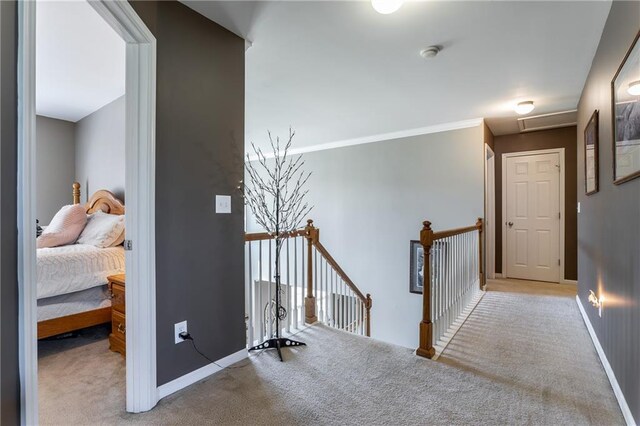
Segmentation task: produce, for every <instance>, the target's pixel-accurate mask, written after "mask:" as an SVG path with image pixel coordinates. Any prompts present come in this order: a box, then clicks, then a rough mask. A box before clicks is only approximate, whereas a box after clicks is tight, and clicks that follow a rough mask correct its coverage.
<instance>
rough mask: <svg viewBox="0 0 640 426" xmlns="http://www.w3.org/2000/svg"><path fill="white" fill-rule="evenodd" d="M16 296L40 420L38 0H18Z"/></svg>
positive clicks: (30, 410) (33, 409)
mask: <svg viewBox="0 0 640 426" xmlns="http://www.w3.org/2000/svg"><path fill="white" fill-rule="evenodd" d="M17 4H18V34H19V36H18V188H17V191H18V217H17V218H16V220H17V225H18V294H19V296H18V300H19V304H20V306H19V319H18V326H19V329H18V330H19V349H18V351H19V365H20V366H19V368H20V421H21V423H22V424H23V425H34V424H37V423H38V339H37V335H38V330H37V323H38V314H37V306H36V298H37V296H36V235H35V227H34V226H33V224H34V223H35V222H36V212H35V199H34V198H35V193H36V185H35V178H34V175H35V170H36V140H35V138H36V111H35V105H36V91H35V88H36V81H35V76H36V74H35V66H36V58H35V56H36V2H35V1H21V2H18V3H17Z"/></svg>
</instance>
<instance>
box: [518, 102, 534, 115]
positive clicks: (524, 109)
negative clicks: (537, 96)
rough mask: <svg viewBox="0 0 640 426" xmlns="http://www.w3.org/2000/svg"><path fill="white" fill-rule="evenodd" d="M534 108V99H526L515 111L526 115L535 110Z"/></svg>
mask: <svg viewBox="0 0 640 426" xmlns="http://www.w3.org/2000/svg"><path fill="white" fill-rule="evenodd" d="M534 108H535V107H534V106H533V101H524V102H520V103H518V105H516V107H515V111H516V112H517V113H518V114H520V115H525V114H529V113H530V112H531V111H533V109H534Z"/></svg>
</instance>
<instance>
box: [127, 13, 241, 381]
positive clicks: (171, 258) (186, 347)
mask: <svg viewBox="0 0 640 426" xmlns="http://www.w3.org/2000/svg"><path fill="white" fill-rule="evenodd" d="M131 4H132V6H133V7H134V9H135V10H136V11H137V12H138V14H139V15H140V17H141V18H142V19H143V21H144V22H145V23H146V25H147V26H148V27H149V29H150V30H151V31H152V32H153V34H154V35H155V37H156V39H157V51H158V62H157V100H156V117H157V119H156V123H157V124H156V265H157V277H156V284H157V289H156V306H157V351H158V364H157V365H158V385H162V384H165V383H167V382H169V381H171V380H174V379H176V378H178V377H180V376H183V375H185V374H187V373H189V372H191V371H194V370H196V369H198V368H200V367H202V366H204V365H206V364H208V363H209V362H208V361H207V360H205V359H204V358H203V357H202V356H200V355H198V353H197V352H196V351H195V350H194V349H193V346H192V345H191V344H189V343H180V344H178V345H176V344H174V331H173V330H174V324H175V323H177V322H180V321H183V320H187V321H188V328H189V332H190V333H191V335H192V336H193V338H194V339H195V343H196V344H197V346H198V348H199V349H200V350H201V351H202V352H203V353H205V354H206V355H207V357H209V358H211V359H213V360H216V359H221V358H223V357H225V356H228V355H230V354H233V353H235V352H238V351H240V350H243V349H244V348H245V346H246V335H245V322H244V315H245V309H244V223H243V218H244V206H243V201H242V198H241V197H240V193H239V192H238V190H237V189H236V188H237V186H238V184H239V181H240V180H241V179H242V174H243V167H244V163H243V153H244V75H245V74H244V40H242V39H241V38H239V37H237V36H236V35H234V34H232V33H230V32H229V31H227V30H225V29H224V28H222V27H220V26H219V25H217V24H215V23H214V22H212V21H210V20H209V19H207V18H205V17H203V16H202V15H200V14H198V13H197V12H194V11H193V10H191V9H189V8H188V7H186V6H184V5H183V4H181V3H179V2H176V1H139V2H138V1H135V2H132V3H131ZM216 194H227V195H231V196H232V212H233V213H231V214H215V212H214V197H215V195H216Z"/></svg>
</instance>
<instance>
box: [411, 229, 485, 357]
mask: <svg viewBox="0 0 640 426" xmlns="http://www.w3.org/2000/svg"><path fill="white" fill-rule="evenodd" d="M422 225H423V227H422V230H421V231H420V243H421V245H422V250H423V253H424V254H423V256H424V260H423V265H424V266H423V267H424V272H423V284H422V321H420V346H419V347H418V349H416V354H417V355H420V356H423V357H425V358H433V356H434V355H435V354H436V350H435V348H434V347H433V321H432V313H431V261H430V257H431V247H432V246H433V242H434V241H436V240H440V239H443V238H448V237H453V236H456V235H461V234H465V233H467V232H476V231H477V232H478V234H479V235H478V241H479V250H478V253H479V269H478V272H479V274H480V277H479V279H480V287H481V288H482V287H484V278H483V272H482V218H478V221H477V222H476V224H475V225H473V226H466V227H463V228H456V229H449V230H446V231H439V232H433V230H432V229H431V222H429V221H424V222H423V223H422Z"/></svg>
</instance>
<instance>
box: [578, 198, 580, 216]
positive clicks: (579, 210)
mask: <svg viewBox="0 0 640 426" xmlns="http://www.w3.org/2000/svg"><path fill="white" fill-rule="evenodd" d="M578 213H580V201H578Z"/></svg>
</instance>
